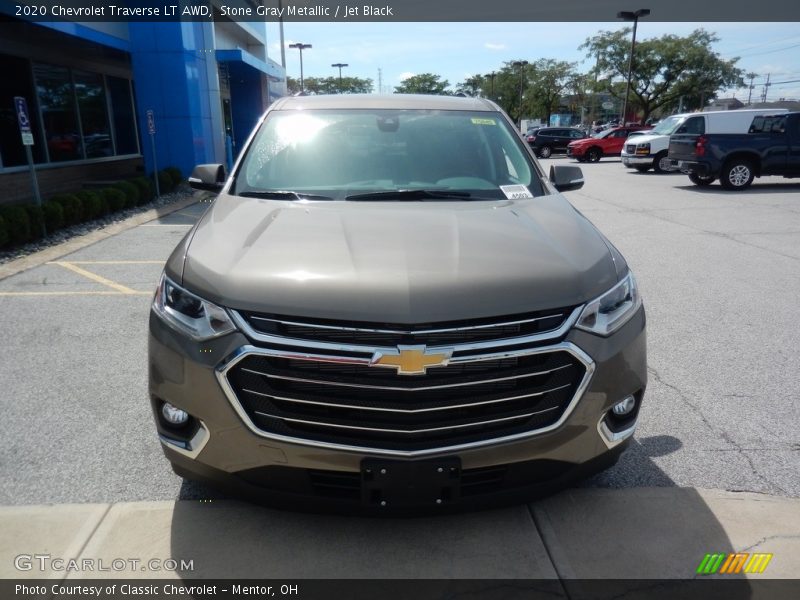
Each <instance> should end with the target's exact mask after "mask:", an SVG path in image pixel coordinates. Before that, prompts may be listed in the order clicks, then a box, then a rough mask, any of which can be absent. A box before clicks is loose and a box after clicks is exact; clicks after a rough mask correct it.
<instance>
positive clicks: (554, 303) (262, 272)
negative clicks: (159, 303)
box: [183, 194, 617, 323]
mask: <svg viewBox="0 0 800 600" xmlns="http://www.w3.org/2000/svg"><path fill="white" fill-rule="evenodd" d="M616 281H617V273H616V271H615V268H614V262H613V260H612V257H611V254H610V252H609V249H608V247H607V246H606V243H605V241H604V239H603V238H602V236H601V235H600V234H599V233H598V232H597V230H596V229H595V228H594V226H592V224H591V223H589V221H588V220H587V219H586V218H585V217H583V216H582V215H581V214H580V213H578V212H577V211H576V210H575V209H574V208H573V207H572V206H571V205H570V204H569V203H568V202H567V201H566V200H565V199H564V198H563V197H562V196H560V195H548V196H543V197H539V198H535V199H532V200H526V201H518V202H517V201H506V200H503V201H497V202H484V201H476V202H469V201H457V202H362V201H321V202H297V201H294V202H288V201H275V200H260V199H253V198H242V197H237V196H229V195H226V194H221V195H220V196H219V197H218V199H217V200H216V201H215V202H214V204H213V205H212V207H211V208H210V209H209V210H208V212H206V214H205V215H204V216H203V218H202V219H201V221H200V222H199V223H198V225H197V228H196V230H195V233H194V236H193V238H192V239H191V243H190V244H189V245H188V248H187V249H186V259H185V263H184V268H183V285H185V286H186V287H187V289H189V290H191V291H193V292H195V293H197V294H199V295H200V296H203V297H205V298H207V299H209V300H211V301H213V302H215V303H217V304H220V305H222V306H227V307H230V308H235V309H244V310H251V311H259V312H266V313H273V314H280V315H291V316H305V317H316V318H331V319H343V320H356V321H373V322H385V323H429V322H436V321H451V320H460V319H469V318H481V317H489V316H501V315H512V314H519V313H525V312H529V311H536V310H542V309H552V308H556V307H559V308H560V307H568V306H575V305H578V304H581V303H583V302H585V301H587V300H589V299H592V298H594V297H596V296H598V295H599V294H601V293H602V292H604V291H606V290H607V289H609V288H610V287H611V286H612V285H613V284H614V283H615V282H616Z"/></svg>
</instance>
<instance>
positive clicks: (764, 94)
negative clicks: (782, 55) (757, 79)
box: [761, 73, 772, 102]
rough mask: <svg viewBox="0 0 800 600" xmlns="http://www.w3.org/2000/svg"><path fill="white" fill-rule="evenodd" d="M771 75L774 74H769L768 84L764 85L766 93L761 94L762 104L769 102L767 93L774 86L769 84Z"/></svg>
mask: <svg viewBox="0 0 800 600" xmlns="http://www.w3.org/2000/svg"><path fill="white" fill-rule="evenodd" d="M770 75H772V73H767V83H765V84H764V91H763V92H761V102H766V101H767V91H768V90H769V86H771V85H772V84H771V83H770V82H769V77H770Z"/></svg>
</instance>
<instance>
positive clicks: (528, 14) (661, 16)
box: [0, 0, 800, 37]
mask: <svg viewBox="0 0 800 600" xmlns="http://www.w3.org/2000/svg"><path fill="white" fill-rule="evenodd" d="M640 8H648V9H650V14H649V16H647V20H648V21H657V22H658V21H662V22H679V21H686V22H702V23H713V22H726V21H727V22H731V21H734V22H736V21H740V22H752V21H760V22H781V23H784V22H787V21H789V22H792V21H800V1H798V0H759V1H758V2H731V0H705V1H704V2H698V1H697V0H669V2H651V1H649V0H635V1H633V0H0V14H3V15H6V16H11V17H16V18H20V19H24V20H28V21H60V20H67V21H88V22H93V21H94V22H97V21H106V22H119V21H142V22H147V21H151V22H157V21H211V20H213V21H225V20H233V21H261V22H264V21H266V22H276V21H279V20H283V21H285V22H303V21H305V22H343V23H344V22H356V21H361V22H364V21H372V22H398V23H399V22H414V21H417V22H436V21H440V22H457V21H483V22H539V21H548V22H569V21H571V22H581V21H582V22H609V21H615V20H617V13H619V12H621V11H635V10H638V9H640ZM768 35H769V32H768V30H765V37H767V36H768Z"/></svg>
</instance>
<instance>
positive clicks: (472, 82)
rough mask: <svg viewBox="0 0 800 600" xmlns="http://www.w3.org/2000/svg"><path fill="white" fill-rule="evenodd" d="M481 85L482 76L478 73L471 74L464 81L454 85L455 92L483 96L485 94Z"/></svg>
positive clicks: (482, 84) (482, 83)
mask: <svg viewBox="0 0 800 600" xmlns="http://www.w3.org/2000/svg"><path fill="white" fill-rule="evenodd" d="M483 86H484V81H483V77H482V76H480V75H473V76H472V77H467V78H466V79H465V80H464V81H462V82H461V83H459V84H458V85H457V86H456V93H459V94H464V95H465V96H473V97H475V96H483V95H485V92H484V90H483Z"/></svg>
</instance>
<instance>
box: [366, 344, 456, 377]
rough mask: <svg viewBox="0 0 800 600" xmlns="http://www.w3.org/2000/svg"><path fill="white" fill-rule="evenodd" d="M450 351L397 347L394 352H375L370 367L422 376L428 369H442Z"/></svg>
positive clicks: (420, 347) (451, 352)
mask: <svg viewBox="0 0 800 600" xmlns="http://www.w3.org/2000/svg"><path fill="white" fill-rule="evenodd" d="M452 354H453V351H452V350H439V351H438V352H430V353H429V352H428V351H427V350H426V349H425V346H398V347H397V350H396V351H380V350H379V351H378V352H376V353H375V354H374V355H373V357H372V360H371V361H370V363H369V364H370V365H371V366H374V367H390V368H392V369H397V374H398V375H424V374H425V372H426V371H427V369H428V367H444V366H446V365H447V361H449V360H450V356H451V355H452Z"/></svg>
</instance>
